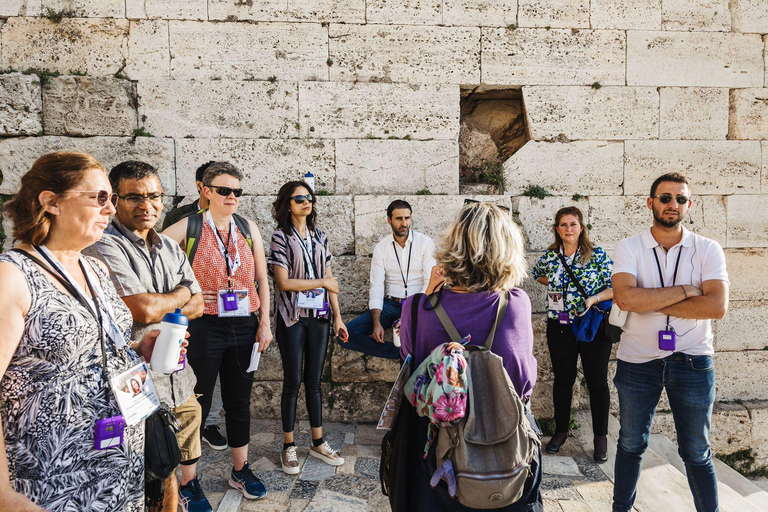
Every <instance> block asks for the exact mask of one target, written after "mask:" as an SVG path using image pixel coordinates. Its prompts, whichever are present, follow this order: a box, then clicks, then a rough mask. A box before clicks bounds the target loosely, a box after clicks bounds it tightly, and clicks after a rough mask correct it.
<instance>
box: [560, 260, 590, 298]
mask: <svg viewBox="0 0 768 512" xmlns="http://www.w3.org/2000/svg"><path fill="white" fill-rule="evenodd" d="M577 253H578V251H577ZM557 257H558V258H560V261H561V262H562V264H563V268H564V269H565V271H566V272H568V275H569V276H571V281H573V284H574V285H575V286H576V289H577V290H578V291H579V293H580V294H581V295H582V297H584V303H585V304H586V303H587V298H588V297H589V296H588V295H587V292H586V291H585V290H584V287H583V286H581V283H580V282H579V280H578V279H576V276H575V275H574V274H573V270H571V267H570V266H568V262H567V261H566V260H565V257H564V256H563V253H561V252H558V253H557ZM573 261H576V254H574V255H573ZM563 282H564V283H565V275H563ZM567 293H568V290H567V288H566V287H565V284H563V307H564V308H565V310H566V311H568V305H567V304H566V300H565V297H566V294H567Z"/></svg>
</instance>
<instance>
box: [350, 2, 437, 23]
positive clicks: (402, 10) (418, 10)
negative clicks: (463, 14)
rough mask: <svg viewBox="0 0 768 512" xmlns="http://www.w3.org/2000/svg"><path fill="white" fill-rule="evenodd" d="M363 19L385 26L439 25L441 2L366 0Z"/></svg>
mask: <svg viewBox="0 0 768 512" xmlns="http://www.w3.org/2000/svg"><path fill="white" fill-rule="evenodd" d="M365 6H366V9H365V19H366V21H367V22H368V23H377V24H385V25H440V24H441V23H442V22H443V2H442V0H409V1H408V2H401V1H399V0H367V1H366V3H365Z"/></svg>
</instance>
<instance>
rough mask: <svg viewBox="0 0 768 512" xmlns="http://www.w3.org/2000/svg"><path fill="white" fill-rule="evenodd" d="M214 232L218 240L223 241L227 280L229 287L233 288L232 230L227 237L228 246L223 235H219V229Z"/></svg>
mask: <svg viewBox="0 0 768 512" xmlns="http://www.w3.org/2000/svg"><path fill="white" fill-rule="evenodd" d="M213 232H214V233H216V238H218V239H219V240H221V245H223V246H224V265H225V266H226V268H227V280H229V281H230V285H229V287H230V288H231V287H232V284H231V281H232V280H231V279H230V278H231V277H232V272H231V271H230V269H229V242H231V241H232V229H231V228H230V229H229V230H228V232H229V235H227V243H226V244H225V243H224V237H222V236H221V233H219V228H216V229H214V230H213Z"/></svg>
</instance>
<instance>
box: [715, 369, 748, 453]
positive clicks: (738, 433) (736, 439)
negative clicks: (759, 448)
mask: <svg viewBox="0 0 768 512" xmlns="http://www.w3.org/2000/svg"><path fill="white" fill-rule="evenodd" d="M715 371H718V369H717V368H715ZM709 442H710V443H711V444H712V451H713V452H715V453H733V452H736V451H740V450H745V449H747V448H750V447H751V446H750V444H751V442H752V419H751V418H750V417H749V412H748V411H747V408H746V407H744V406H743V405H741V404H728V403H723V402H715V407H714V410H713V411H712V427H711V432H710V435H709Z"/></svg>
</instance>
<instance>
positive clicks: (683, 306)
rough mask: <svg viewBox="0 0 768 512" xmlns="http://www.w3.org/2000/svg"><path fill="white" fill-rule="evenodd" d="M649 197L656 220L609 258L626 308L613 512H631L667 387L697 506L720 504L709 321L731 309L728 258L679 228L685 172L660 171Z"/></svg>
mask: <svg viewBox="0 0 768 512" xmlns="http://www.w3.org/2000/svg"><path fill="white" fill-rule="evenodd" d="M647 204H648V208H649V209H650V210H651V212H652V213H653V225H652V226H651V228H650V229H647V230H645V231H643V232H642V233H640V234H638V235H635V236H633V237H630V238H626V239H624V240H622V241H621V242H619V244H618V245H617V246H616V251H615V254H614V257H613V262H614V263H613V277H612V284H613V293H614V300H615V302H616V304H618V306H619V307H620V308H621V309H622V310H624V311H629V312H630V314H629V315H628V318H627V321H626V323H625V324H624V332H623V334H622V336H621V343H620V345H619V351H618V355H617V357H618V363H617V367H616V377H615V378H614V383H615V384H616V389H617V390H618V394H619V409H620V414H621V433H620V434H619V443H618V447H617V450H616V466H615V481H614V492H613V511H614V512H625V511H629V510H631V509H632V505H633V503H634V501H635V497H636V492H637V482H638V480H639V478H640V465H641V463H642V458H643V453H644V452H645V450H646V448H647V447H648V437H649V435H650V432H651V422H652V421H653V416H654V413H655V410H656V405H657V404H658V402H659V397H660V396H661V391H662V389H663V388H666V391H667V398H668V399H669V407H670V409H671V410H672V415H673V417H674V420H675V429H676V431H677V442H678V444H679V445H680V450H679V452H680V455H681V456H682V458H683V461H684V462H685V468H686V473H687V476H688V483H689V486H690V488H691V492H692V494H693V501H694V504H695V506H696V510H697V511H698V512H704V511H715V510H717V509H718V500H717V478H716V476H715V469H714V465H713V463H712V453H711V451H710V443H709V427H710V420H711V417H712V406H713V404H714V401H715V370H714V366H713V362H712V356H713V355H714V348H713V344H712V341H713V336H712V326H711V323H712V319H718V320H719V319H721V318H723V316H725V313H726V311H727V309H728V273H727V272H726V268H725V255H724V254H723V249H722V248H721V247H720V245H719V244H718V243H717V242H715V241H714V240H710V239H708V238H705V237H703V236H701V235H697V234H695V233H691V232H690V231H688V230H687V229H685V228H684V227H683V226H682V224H681V223H682V221H683V219H684V218H685V217H686V215H687V214H688V213H689V209H690V207H691V193H690V186H689V184H688V180H687V179H686V178H685V176H683V175H681V174H677V173H670V174H665V175H663V176H660V177H659V178H657V179H656V181H654V182H653V185H651V194H650V197H649V198H648V199H647ZM691 222H692V221H691Z"/></svg>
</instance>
